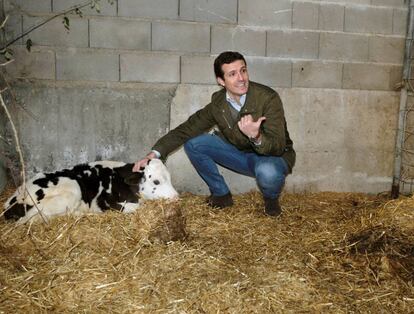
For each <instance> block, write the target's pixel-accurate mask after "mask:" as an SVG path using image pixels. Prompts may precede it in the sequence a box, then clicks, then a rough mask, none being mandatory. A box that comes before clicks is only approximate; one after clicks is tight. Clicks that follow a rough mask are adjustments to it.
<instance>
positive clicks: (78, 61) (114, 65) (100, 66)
mask: <svg viewBox="0 0 414 314" xmlns="http://www.w3.org/2000/svg"><path fill="white" fill-rule="evenodd" d="M56 77H57V79H58V80H87V81H119V56H118V54H105V53H98V52H94V53H92V52H88V53H84V52H77V51H76V50H72V51H68V52H57V53H56Z"/></svg>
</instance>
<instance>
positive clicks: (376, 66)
mask: <svg viewBox="0 0 414 314" xmlns="http://www.w3.org/2000/svg"><path fill="white" fill-rule="evenodd" d="M76 3H78V1H67V0H66V1H63V0H36V1H35V0H25V1H22V0H20V1H19V0H13V1H12V0H8V1H6V3H5V10H6V11H7V12H8V13H9V14H10V15H11V19H10V22H9V24H8V26H7V32H6V35H7V36H8V38H13V37H14V36H16V35H17V34H19V33H21V32H22V31H24V30H26V29H28V28H29V27H30V26H32V25H34V24H35V23H38V22H39V21H41V20H43V19H45V18H47V17H49V16H52V15H53V14H56V13H57V12H60V11H61V10H63V9H65V8H67V7H69V6H70V5H73V4H76ZM407 12H408V11H407V5H406V4H405V3H404V0H387V1H386V0H383V1H381V0H358V1H357V0H355V1H340V0H330V1H324V0H320V1H294V0H280V1H273V0H256V1H248V0H228V1H218V0H217V1H211V0H210V1H207V0H168V1H167V0H164V1H161V0H157V1H154V0H118V1H115V4H114V5H109V4H108V3H107V2H106V1H103V0H102V1H101V12H100V13H96V12H95V11H94V10H91V9H88V10H85V11H84V15H83V17H82V18H80V17H78V16H76V15H71V16H70V28H71V29H70V32H68V31H66V30H65V29H64V27H63V26H62V23H61V19H56V20H54V21H52V22H50V23H48V24H46V25H45V26H44V27H42V28H41V29H38V30H36V31H35V32H33V33H31V34H30V36H29V37H30V39H31V40H32V41H33V43H34V46H33V48H32V52H31V53H28V52H26V51H25V49H24V46H23V45H24V42H25V41H24V40H22V41H20V42H19V43H18V45H14V47H13V50H14V52H15V58H16V62H14V63H13V64H11V65H10V66H8V67H7V71H8V73H9V75H10V77H11V78H12V79H13V80H14V87H15V88H16V94H17V96H18V98H19V100H20V101H21V102H23V103H25V106H26V108H27V109H28V110H30V111H31V112H33V115H34V116H35V117H37V118H36V119H33V118H30V116H29V115H27V114H25V113H24V112H22V111H20V113H17V115H18V121H19V125H20V130H21V136H22V142H23V146H24V151H25V154H26V156H27V158H26V159H27V161H28V168H29V171H31V172H33V171H40V170H54V169H57V168H60V167H64V166H69V165H73V164H74V163H77V162H84V161H90V160H94V159H95V158H109V159H118V160H125V161H134V160H136V159H137V158H139V157H142V156H144V154H145V153H146V152H147V150H148V149H149V148H150V146H151V144H152V143H153V142H155V140H156V139H157V138H159V137H160V136H161V135H162V134H164V133H165V132H167V131H168V130H169V128H170V127H174V126H175V125H177V124H178V123H180V122H182V121H184V120H185V118H186V117H187V116H188V115H189V114H190V113H192V112H194V111H195V110H197V109H198V108H200V107H202V106H204V105H205V104H206V103H207V102H208V101H209V97H210V95H211V93H212V92H213V91H215V90H217V88H218V87H217V86H216V84H215V79H214V75H213V70H212V62H213V60H214V57H215V56H216V55H217V54H218V53H220V52H221V51H223V50H229V49H232V50H239V51H240V52H242V53H243V54H244V55H245V56H246V58H247V62H248V67H249V72H250V77H251V79H252V80H255V81H259V82H262V83H264V84H267V85H269V86H272V87H273V88H275V89H276V90H277V91H278V92H279V93H280V94H281V96H282V100H283V102H284V106H285V111H286V116H287V122H288V126H289V131H290V133H291V136H292V138H293V140H294V142H295V149H296V150H297V153H298V163H297V166H296V167H295V169H294V173H293V174H292V175H291V176H290V177H289V178H288V182H287V190H289V191H298V192H300V191H319V190H333V191H361V192H379V191H383V190H389V188H390V185H391V177H392V164H393V154H394V140H395V130H396V125H397V113H398V105H399V93H398V92H396V91H394V86H395V85H396V84H397V83H398V82H399V81H400V80H401V69H402V59H403V54H404V51H403V48H404V38H405V29H406V19H407ZM25 39H26V38H25ZM168 164H169V166H170V169H171V172H172V174H173V180H174V182H175V184H176V186H177V188H178V189H179V190H180V191H191V192H196V193H207V190H206V188H205V186H204V184H203V183H202V182H201V180H200V179H199V178H198V176H197V175H196V174H195V173H194V171H193V169H192V168H191V166H190V165H189V162H188V160H187V158H186V157H185V155H184V154H183V153H182V150H179V151H178V152H176V153H175V154H173V155H172V156H171V157H170V158H169V161H168ZM224 172H225V175H226V177H227V178H228V179H229V181H230V186H231V188H232V190H233V192H235V193H237V192H243V191H246V190H249V189H251V188H255V184H254V181H252V180H250V179H247V178H243V179H240V177H238V176H234V175H233V174H230V173H228V172H226V171H224Z"/></svg>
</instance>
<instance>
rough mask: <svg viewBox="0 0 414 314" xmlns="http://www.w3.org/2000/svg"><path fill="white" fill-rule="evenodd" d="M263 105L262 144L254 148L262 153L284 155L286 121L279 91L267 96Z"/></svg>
mask: <svg viewBox="0 0 414 314" xmlns="http://www.w3.org/2000/svg"><path fill="white" fill-rule="evenodd" d="M264 102H265V103H264V106H263V114H262V115H263V116H265V117H266V120H265V121H263V123H262V125H261V127H260V133H261V135H262V138H261V144H260V145H254V144H253V143H252V146H253V149H254V150H255V151H256V152H257V153H258V154H261V155H272V156H282V155H283V153H284V152H285V149H286V121H285V115H284V111H283V105H282V101H281V99H280V97H279V95H278V94H277V93H271V94H270V96H268V97H266V98H265V100H264Z"/></svg>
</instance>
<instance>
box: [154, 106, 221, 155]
mask: <svg viewBox="0 0 414 314" xmlns="http://www.w3.org/2000/svg"><path fill="white" fill-rule="evenodd" d="M211 110H212V104H211V103H210V104H208V105H207V106H205V107H204V108H202V109H200V110H198V111H197V112H195V113H194V114H192V115H191V116H190V117H189V118H188V119H187V121H185V122H183V123H182V124H180V125H179V126H177V127H176V128H175V129H173V130H171V131H169V132H168V133H167V134H166V135H164V136H163V137H161V138H160V139H159V140H158V141H157V142H156V143H155V145H154V146H153V147H152V149H153V150H156V151H158V152H159V153H160V154H161V158H163V159H165V158H167V156H168V155H169V154H170V153H171V152H172V151H174V150H176V149H177V148H179V147H180V146H181V145H183V144H184V143H185V142H186V141H187V140H189V139H191V138H193V137H195V136H197V135H200V134H202V133H204V132H207V131H208V130H209V129H211V128H212V127H213V126H214V125H215V120H214V118H213V115H212V113H211Z"/></svg>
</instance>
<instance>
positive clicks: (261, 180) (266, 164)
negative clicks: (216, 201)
mask: <svg viewBox="0 0 414 314" xmlns="http://www.w3.org/2000/svg"><path fill="white" fill-rule="evenodd" d="M184 150H185V152H186V154H187V156H188V158H189V159H190V161H191V163H192V164H193V166H194V168H195V169H196V171H197V172H198V174H199V175H200V176H201V178H202V179H203V180H204V181H205V182H206V183H207V185H208V187H209V189H210V193H211V194H212V195H214V196H222V195H225V194H227V193H229V192H230V190H229V188H228V186H227V184H226V182H225V181H224V178H223V176H222V175H221V174H220V172H219V170H218V168H217V164H219V165H221V166H223V167H225V168H228V169H230V170H233V171H235V172H237V173H240V174H243V175H246V176H250V177H253V178H256V182H257V185H258V186H259V189H260V191H261V192H262V193H263V196H264V197H266V198H271V199H276V198H278V197H279V195H280V193H281V191H282V189H283V186H284V184H285V178H286V176H287V175H288V172H289V169H288V166H287V164H286V161H285V160H284V159H283V158H282V157H275V156H262V155H258V154H256V153H246V152H242V151H240V150H238V149H237V148H236V147H235V146H233V145H232V144H230V143H228V142H226V141H225V140H223V139H221V138H220V137H219V136H217V135H213V134H203V135H199V136H197V137H194V138H192V139H190V140H188V141H187V142H186V143H185V144H184Z"/></svg>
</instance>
